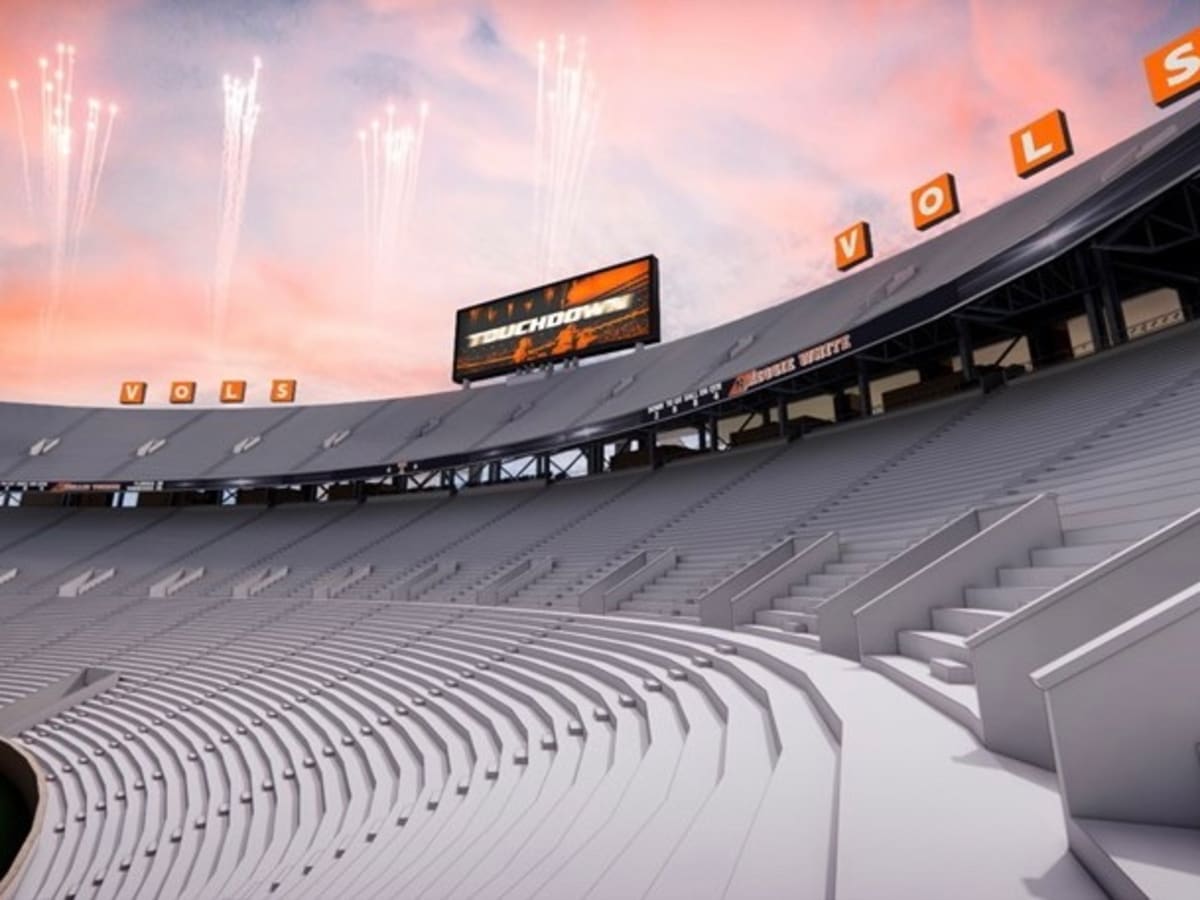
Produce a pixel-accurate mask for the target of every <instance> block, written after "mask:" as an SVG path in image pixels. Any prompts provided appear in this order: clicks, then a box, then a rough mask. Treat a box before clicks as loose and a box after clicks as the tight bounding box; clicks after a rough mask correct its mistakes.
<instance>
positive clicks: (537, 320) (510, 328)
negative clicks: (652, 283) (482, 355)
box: [467, 294, 633, 347]
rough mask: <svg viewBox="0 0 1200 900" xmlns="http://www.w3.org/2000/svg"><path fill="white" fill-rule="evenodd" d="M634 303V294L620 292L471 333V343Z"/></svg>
mask: <svg viewBox="0 0 1200 900" xmlns="http://www.w3.org/2000/svg"><path fill="white" fill-rule="evenodd" d="M632 306H633V294H619V295H618V296H616V297H608V298H606V299H604V300H593V301H592V302H591V303H584V304H581V305H579V306H576V307H572V308H571V309H564V310H559V311H558V312H552V313H549V314H547V315H544V316H534V317H533V318H531V319H522V320H521V321H520V322H512V323H510V324H508V325H501V326H500V327H498V328H488V329H485V330H484V331H477V332H475V333H474V334H469V335H467V346H468V347H480V346H484V345H487V344H494V343H496V341H506V340H508V339H509V338H514V337H521V336H522V335H526V334H536V333H537V332H539V331H549V330H550V329H552V328H558V327H560V326H562V325H570V324H571V323H573V322H579V321H582V320H585V319H595V318H597V317H598V316H610V315H613V314H614V313H622V312H626V311H628V310H629V309H630V307H632Z"/></svg>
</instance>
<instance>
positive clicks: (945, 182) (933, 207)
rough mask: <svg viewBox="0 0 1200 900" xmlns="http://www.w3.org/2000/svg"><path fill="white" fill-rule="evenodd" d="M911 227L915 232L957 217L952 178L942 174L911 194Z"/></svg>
mask: <svg viewBox="0 0 1200 900" xmlns="http://www.w3.org/2000/svg"><path fill="white" fill-rule="evenodd" d="M912 215H913V225H915V226H916V229H917V231H924V230H925V229H926V228H932V227H933V226H934V225H937V224H938V223H939V222H945V221H946V220H947V219H949V218H950V217H951V216H956V215H958V187H957V186H956V185H955V183H954V176H953V175H951V174H950V173H949V172H943V173H942V174H941V175H939V176H938V177H937V178H935V179H933V181H931V182H929V183H928V184H923V185H921V186H920V187H919V188H917V189H916V190H915V191H913V192H912Z"/></svg>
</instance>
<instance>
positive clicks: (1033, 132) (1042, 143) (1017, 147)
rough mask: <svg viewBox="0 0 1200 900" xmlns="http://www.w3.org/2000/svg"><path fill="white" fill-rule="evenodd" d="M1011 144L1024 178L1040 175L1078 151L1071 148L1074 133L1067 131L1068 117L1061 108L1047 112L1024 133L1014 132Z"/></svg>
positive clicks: (1028, 126)
mask: <svg viewBox="0 0 1200 900" xmlns="http://www.w3.org/2000/svg"><path fill="white" fill-rule="evenodd" d="M1009 141H1010V142H1011V143H1012V154H1013V165H1015V166H1016V169H1017V174H1018V175H1020V176H1021V177H1022V178H1028V177H1029V176H1030V175H1036V174H1037V173H1038V172H1040V171H1042V169H1045V168H1046V167H1048V166H1052V165H1054V164H1055V163H1056V162H1058V161H1059V160H1062V159H1066V158H1067V157H1068V156H1070V155H1071V154H1072V153H1074V152H1075V148H1074V147H1072V146H1071V133H1070V132H1069V131H1067V117H1066V115H1064V114H1063V111H1062V110H1060V109H1056V110H1053V111H1052V112H1048V113H1046V115H1044V116H1042V117H1041V118H1040V119H1038V120H1037V121H1036V122H1030V123H1029V124H1028V125H1026V126H1025V127H1024V128H1022V129H1021V130H1020V131H1014V132H1013V133H1012V136H1011V137H1010V138H1009Z"/></svg>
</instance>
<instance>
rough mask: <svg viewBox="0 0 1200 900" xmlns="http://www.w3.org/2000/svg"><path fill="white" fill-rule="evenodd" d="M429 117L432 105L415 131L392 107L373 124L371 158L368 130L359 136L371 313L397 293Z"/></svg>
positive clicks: (425, 105)
mask: <svg viewBox="0 0 1200 900" xmlns="http://www.w3.org/2000/svg"><path fill="white" fill-rule="evenodd" d="M428 117H429V104H428V103H422V104H421V105H420V107H419V113H418V119H417V124H416V125H415V126H414V125H411V124H404V125H397V123H396V109H395V107H394V106H393V105H391V104H389V105H388V107H387V116H386V118H385V120H384V122H383V123H381V122H380V120H379V119H374V120H372V122H371V129H370V144H371V149H370V153H369V155H368V151H367V142H368V138H367V130H366V129H365V128H364V129H361V130H360V131H359V132H358V144H359V164H360V168H361V173H360V175H361V178H360V180H361V183H362V192H363V246H364V248H365V251H364V256H365V259H364V263H365V265H364V271H365V273H366V276H365V282H366V283H365V290H366V294H367V299H368V302H369V304H370V307H371V309H372V310H373V311H374V310H377V309H378V308H379V307H380V305H381V303H382V300H383V297H384V295H385V294H386V293H388V292H389V291H390V289H392V288H393V287H394V284H395V279H396V273H397V269H398V266H399V263H400V262H401V260H402V259H403V256H404V253H405V250H406V248H407V245H408V239H409V232H410V227H409V226H410V224H411V220H412V211H413V205H414V198H415V196H416V187H417V181H418V179H419V177H420V172H421V150H422V147H423V146H424V142H425V122H426V120H427V119H428Z"/></svg>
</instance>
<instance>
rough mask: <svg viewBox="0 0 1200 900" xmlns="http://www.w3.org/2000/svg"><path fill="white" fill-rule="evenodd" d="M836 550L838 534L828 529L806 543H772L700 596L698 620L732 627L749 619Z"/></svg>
mask: <svg viewBox="0 0 1200 900" xmlns="http://www.w3.org/2000/svg"><path fill="white" fill-rule="evenodd" d="M839 553H840V545H839V544H838V537H837V534H836V533H835V532H832V531H831V532H829V533H828V534H826V535H824V536H823V537H820V538H817V540H815V541H813V542H812V543H811V544H807V545H798V544H797V543H796V541H795V540H794V539H790V538H789V539H788V540H786V541H783V542H782V543H780V544H776V545H775V546H774V547H772V548H771V549H770V550H768V551H767V552H766V553H764V554H763V555H762V556H760V557H758V558H757V559H755V560H753V561H752V562H750V563H749V564H748V565H747V566H745V567H744V568H743V569H741V570H740V571H738V572H736V573H734V575H732V576H731V577H730V578H728V579H726V581H725V582H724V583H723V584H721V585H718V587H717V589H714V591H711V592H709V594H706V595H705V596H704V597H703V598H701V600H700V623H701V624H702V625H712V626H715V627H717V628H734V627H735V626H738V625H745V624H747V623H749V622H753V621H754V614H755V613H757V612H759V611H760V610H764V609H770V608H771V601H772V600H774V599H775V598H776V597H778V596H779V595H780V594H785V593H787V591H788V588H789V587H791V585H793V584H796V583H798V582H801V581H803V580H804V579H805V578H807V577H808V576H809V575H811V574H813V573H814V572H819V571H821V569H822V568H824V566H825V564H826V563H829V562H832V561H833V560H835V559H837V558H838V554H839Z"/></svg>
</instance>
